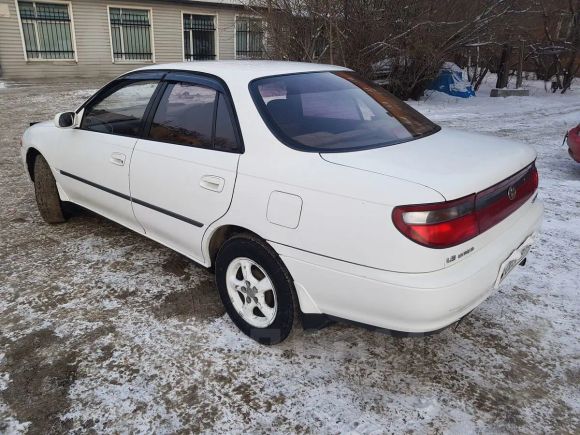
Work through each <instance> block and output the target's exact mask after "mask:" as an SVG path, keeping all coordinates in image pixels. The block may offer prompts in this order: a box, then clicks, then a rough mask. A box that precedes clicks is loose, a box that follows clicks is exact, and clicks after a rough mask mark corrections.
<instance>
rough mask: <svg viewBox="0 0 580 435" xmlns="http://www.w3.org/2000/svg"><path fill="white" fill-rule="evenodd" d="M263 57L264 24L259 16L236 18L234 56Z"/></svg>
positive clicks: (240, 57) (244, 57) (242, 57)
mask: <svg viewBox="0 0 580 435" xmlns="http://www.w3.org/2000/svg"><path fill="white" fill-rule="evenodd" d="M263 57H264V25H263V23H262V20H261V19H259V18H245V17H238V18H237V19H236V58H238V59H261V58H263Z"/></svg>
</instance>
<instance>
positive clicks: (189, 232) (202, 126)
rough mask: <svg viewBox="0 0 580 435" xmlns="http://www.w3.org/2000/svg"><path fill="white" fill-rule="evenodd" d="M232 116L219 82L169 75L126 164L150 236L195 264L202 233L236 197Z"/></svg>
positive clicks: (237, 141) (236, 140)
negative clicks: (144, 130)
mask: <svg viewBox="0 0 580 435" xmlns="http://www.w3.org/2000/svg"><path fill="white" fill-rule="evenodd" d="M235 119H236V118H235V113H234V110H233V105H232V103H231V98H230V97H229V93H228V92H227V89H226V88H225V86H223V85H222V84H221V83H220V82H218V81H217V80H212V79H208V78H206V77H202V76H196V75H193V74H188V73H179V72H174V73H170V74H168V75H167V76H166V77H165V79H164V85H163V88H162V90H160V92H159V93H158V97H157V101H156V110H152V111H151V113H150V115H149V119H148V121H147V125H146V127H145V128H146V132H145V134H144V136H146V137H145V138H143V139H139V140H138V141H137V144H136V145H135V149H134V151H133V157H132V159H131V171H130V174H131V175H130V176H131V192H132V200H133V210H134V212H135V216H136V218H137V220H138V221H139V222H140V224H141V225H142V226H143V228H144V229H145V231H146V233H147V235H148V236H150V237H151V238H153V239H154V240H157V241H160V242H162V243H164V244H166V245H168V246H170V247H172V248H173V249H175V250H177V251H178V252H181V253H183V254H185V255H187V256H189V257H191V258H193V259H196V260H197V261H199V262H200V263H203V262H204V258H203V254H202V249H201V245H202V238H203V234H204V232H205V230H206V228H207V227H208V226H209V225H210V224H211V223H212V222H214V221H216V220H217V219H219V218H220V217H221V216H223V215H224V214H225V213H226V212H227V210H228V208H229V206H230V202H231V199H232V195H233V192H234V184H235V180H236V172H237V166H238V160H239V155H240V153H241V152H243V144H242V142H241V136H240V134H239V126H238V125H237V122H236V121H235Z"/></svg>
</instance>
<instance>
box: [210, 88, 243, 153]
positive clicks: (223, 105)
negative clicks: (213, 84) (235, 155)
mask: <svg viewBox="0 0 580 435" xmlns="http://www.w3.org/2000/svg"><path fill="white" fill-rule="evenodd" d="M215 147H216V148H217V149H220V150H224V151H236V150H237V149H238V144H237V141H236V133H235V130H234V122H233V119H232V117H231V115H230V112H229V110H228V105H227V102H226V99H225V97H224V95H223V94H219V97H218V107H217V111H216V120H215Z"/></svg>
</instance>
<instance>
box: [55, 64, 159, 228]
mask: <svg viewBox="0 0 580 435" xmlns="http://www.w3.org/2000/svg"><path fill="white" fill-rule="evenodd" d="M156 75H157V76H158V77H155V75H152V74H149V75H147V74H145V75H143V74H142V75H135V76H133V77H132V78H131V76H129V77H127V78H123V79H121V80H117V81H115V82H113V83H111V84H110V85H108V86H107V87H106V88H104V89H103V90H102V91H101V92H99V93H98V94H96V95H95V97H93V98H91V100H89V101H88V102H87V104H86V105H85V106H84V107H83V108H82V110H81V111H80V112H79V113H78V114H77V116H81V117H82V118H81V122H80V127H79V128H75V129H70V130H63V132H64V134H65V135H66V137H64V138H63V141H62V144H61V145H60V146H59V150H58V153H59V154H60V155H59V156H58V158H57V161H58V162H59V168H58V169H59V174H58V177H59V183H60V184H61V186H62V188H63V190H64V191H65V192H66V194H67V195H68V197H69V198H70V199H71V200H72V201H73V202H75V203H77V204H80V205H82V206H84V207H86V208H88V209H91V210H93V211H96V212H97V213H99V214H101V215H103V216H105V217H107V218H110V219H113V220H115V221H117V222H119V223H121V224H123V225H125V226H127V227H129V228H131V229H134V230H137V231H140V232H143V229H142V227H141V226H140V225H139V224H138V223H137V221H136V219H135V216H134V214H133V209H132V206H131V201H130V187H129V161H130V158H131V153H132V152H133V148H134V146H135V143H136V142H137V137H138V136H139V135H140V134H141V132H142V128H143V121H144V118H145V113H146V111H147V108H148V106H149V103H150V102H151V100H152V96H153V94H154V93H155V90H156V88H157V86H158V85H159V83H160V81H159V78H160V77H161V75H160V74H159V73H157V74H156Z"/></svg>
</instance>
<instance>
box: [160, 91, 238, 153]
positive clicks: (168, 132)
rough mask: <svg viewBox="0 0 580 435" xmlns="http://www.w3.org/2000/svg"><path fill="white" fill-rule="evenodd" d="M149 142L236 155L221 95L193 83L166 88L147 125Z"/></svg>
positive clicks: (225, 104) (230, 127)
mask: <svg viewBox="0 0 580 435" xmlns="http://www.w3.org/2000/svg"><path fill="white" fill-rule="evenodd" d="M149 139H151V140H156V141H160V142H168V143H171V144H176V145H186V146H192V147H197V148H207V149H217V150H222V151H232V152H233V151H238V142H237V140H236V135H235V129H234V124H233V122H232V119H231V117H230V112H229V110H228V104H227V101H226V99H225V97H224V95H223V94H222V93H220V92H217V91H216V90H214V89H212V88H208V87H205V86H201V85H197V84H193V83H171V84H169V85H168V86H167V88H166V90H165V93H164V95H163V97H162V98H161V101H160V102H159V106H158V107H157V111H156V112H155V116H154V117H153V122H152V123H151V129H150V131H149Z"/></svg>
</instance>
